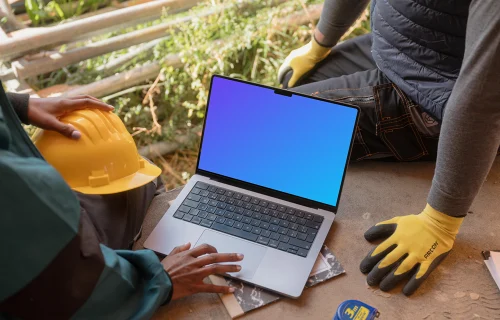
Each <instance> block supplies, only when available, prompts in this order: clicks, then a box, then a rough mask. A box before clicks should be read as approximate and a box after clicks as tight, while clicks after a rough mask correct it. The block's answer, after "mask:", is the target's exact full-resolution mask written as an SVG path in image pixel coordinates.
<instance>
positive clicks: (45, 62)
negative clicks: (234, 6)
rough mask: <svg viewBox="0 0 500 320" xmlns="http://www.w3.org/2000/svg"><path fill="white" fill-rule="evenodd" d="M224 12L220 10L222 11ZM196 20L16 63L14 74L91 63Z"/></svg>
mask: <svg viewBox="0 0 500 320" xmlns="http://www.w3.org/2000/svg"><path fill="white" fill-rule="evenodd" d="M219 10H220V9H219ZM214 12H215V10H210V11H208V12H205V13H203V14H202V15H201V16H206V15H209V14H213V13H214ZM197 17H199V16H196V17H183V18H179V19H175V20H173V21H169V22H166V23H162V24H159V25H156V26H153V27H149V28H145V29H141V30H136V31H133V32H129V33H126V34H123V35H119V36H116V37H112V38H109V39H105V40H102V41H98V42H96V43H91V44H89V45H87V46H86V47H80V48H75V49H72V50H69V51H66V52H54V53H51V54H48V55H47V56H44V57H42V58H40V59H36V60H32V61H23V60H22V59H21V60H18V61H14V62H13V63H12V68H13V70H14V73H15V74H16V76H17V77H18V78H19V79H26V78H29V77H33V76H36V75H39V74H44V73H47V72H51V71H54V70H58V69H60V68H62V67H65V66H68V65H70V64H74V63H77V62H79V61H83V60H87V59H90V58H93V57H97V56H100V55H103V54H105V53H109V52H113V51H117V50H121V49H125V48H128V47H130V46H134V45H137V44H140V43H143V42H148V41H151V40H155V39H157V38H162V37H165V35H166V30H168V29H170V28H172V27H175V26H178V25H179V24H181V23H186V22H189V21H191V20H192V19H194V18H197Z"/></svg>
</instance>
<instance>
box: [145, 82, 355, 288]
mask: <svg viewBox="0 0 500 320" xmlns="http://www.w3.org/2000/svg"><path fill="white" fill-rule="evenodd" d="M358 115H359V110H358V108H356V107H354V106H350V105H344V104H341V103H336V102H332V101H329V100H325V99H320V98H317V97H312V96H307V95H303V94H299V93H295V92H291V91H287V90H282V89H276V88H272V87H268V86H263V85H259V84H255V83H249V82H245V81H242V80H236V79H232V78H228V77H223V76H218V75H216V76H213V77H212V82H211V87H210V93H209V97H208V103H207V110H206V116H205V125H204V129H203V134H202V139H201V146H200V152H199V156H198V163H197V166H196V174H195V175H194V176H193V177H192V178H191V179H190V180H189V182H188V183H187V184H186V186H185V187H184V188H183V189H182V191H181V193H180V194H179V196H178V197H177V199H176V200H175V201H174V202H173V204H172V205H171V207H170V208H169V209H168V211H167V212H166V214H165V215H164V216H163V218H162V219H161V221H160V222H159V223H158V225H157V226H156V227H155V229H154V230H153V232H152V233H151V235H150V236H149V238H148V239H147V240H146V242H145V247H146V248H148V249H151V250H153V251H156V252H159V253H162V254H168V253H170V252H171V251H172V249H174V248H175V247H176V246H178V245H181V244H184V243H187V242H190V243H191V244H192V245H194V246H193V247H195V246H198V245H201V244H203V243H208V244H210V245H212V246H214V247H215V248H216V249H217V250H218V252H220V253H223V252H235V253H242V254H244V256H245V257H244V259H243V261H241V266H242V269H241V271H240V272H238V273H231V274H227V275H226V276H229V277H232V278H237V279H239V280H242V281H244V282H248V283H251V284H254V285H256V286H259V287H262V288H265V289H268V290H271V291H273V292H277V293H279V294H282V295H285V296H288V297H291V298H298V297H299V296H300V295H301V293H302V290H303V289H304V285H305V283H306V281H307V278H308V276H309V273H310V272H311V270H312V268H313V265H314V263H315V261H316V258H317V256H318V253H319V252H320V249H321V247H322V245H323V242H324V241H325V238H326V236H327V234H328V231H329V230H330V227H331V225H332V223H333V220H334V219H335V214H336V213H337V209H338V203H339V200H340V194H341V190H342V185H343V182H344V177H345V173H346V169H347V164H348V159H349V155H350V151H351V147H352V143H353V137H354V133H355V128H356V124H357V120H358Z"/></svg>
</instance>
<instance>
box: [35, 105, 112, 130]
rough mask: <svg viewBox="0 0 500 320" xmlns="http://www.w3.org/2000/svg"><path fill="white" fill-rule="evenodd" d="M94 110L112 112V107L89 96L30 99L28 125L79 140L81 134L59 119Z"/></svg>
mask: <svg viewBox="0 0 500 320" xmlns="http://www.w3.org/2000/svg"><path fill="white" fill-rule="evenodd" d="M88 108H95V109H99V110H102V111H113V109H114V108H113V106H110V105H109V104H106V103H104V102H102V101H100V100H99V99H97V98H94V97H91V96H76V97H71V98H30V100H29V104H28V121H29V123H30V124H32V125H34V126H37V127H39V128H42V129H45V130H52V131H56V132H59V133H60V134H62V135H64V136H66V137H68V138H71V139H80V137H81V133H80V132H79V131H78V130H76V129H75V128H74V127H73V126H72V125H69V124H66V123H62V122H61V121H59V119H60V118H61V117H62V116H64V115H65V114H68V113H70V112H73V111H75V110H81V109H88Z"/></svg>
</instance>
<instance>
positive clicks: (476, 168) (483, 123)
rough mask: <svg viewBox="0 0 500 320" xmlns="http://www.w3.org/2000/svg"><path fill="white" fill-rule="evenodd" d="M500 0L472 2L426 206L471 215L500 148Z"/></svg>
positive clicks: (451, 212) (451, 213)
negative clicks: (461, 55) (472, 205)
mask: <svg viewBox="0 0 500 320" xmlns="http://www.w3.org/2000/svg"><path fill="white" fill-rule="evenodd" d="M499 29H500V1H495V0H474V1H472V2H471V5H470V8H469V18H468V21H467V32H466V37H465V56H464V59H463V63H462V68H461V70H460V74H459V77H458V79H457V82H456V84H455V86H454V88H453V91H452V94H451V97H450V99H449V100H448V103H447V105H446V108H445V111H444V117H443V124H442V128H441V134H440V140H439V148H438V157H437V163H436V171H435V174H434V179H433V181H432V188H431V191H430V193H429V197H428V199H427V202H428V203H429V204H430V205H431V206H432V207H433V208H434V209H436V210H438V211H441V212H446V213H447V214H449V215H452V216H457V217H462V216H465V215H466V214H467V211H468V209H469V207H470V206H471V204H472V201H473V200H474V198H475V196H476V194H477V193H478V192H479V189H480V188H481V186H482V184H483V182H484V181H485V179H486V175H487V174H488V171H489V170H490V168H491V166H492V164H493V160H494V159H495V156H496V154H497V151H498V147H499V144H500V105H499V104H498V102H499V101H500V90H499V89H498V83H499V80H500V54H498V52H499V50H500V32H498V30H499Z"/></svg>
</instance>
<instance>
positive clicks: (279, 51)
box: [31, 0, 369, 145]
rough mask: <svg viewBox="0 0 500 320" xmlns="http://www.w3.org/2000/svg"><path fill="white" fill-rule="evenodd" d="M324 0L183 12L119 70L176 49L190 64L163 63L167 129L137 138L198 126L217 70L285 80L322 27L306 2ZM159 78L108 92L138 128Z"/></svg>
mask: <svg viewBox="0 0 500 320" xmlns="http://www.w3.org/2000/svg"><path fill="white" fill-rule="evenodd" d="M31 1H37V0H31ZM54 1H56V0H54ZM57 1H62V0H57ZM64 1H69V0H64ZM94 1H98V0H94ZM101 1H103V0H101ZM301 2H302V3H301ZM322 2H323V1H321V0H313V1H311V0H309V1H305V0H295V1H279V0H245V1H242V0H210V1H205V2H203V3H202V4H200V5H199V6H198V7H195V8H194V9H192V10H190V11H189V12H188V13H183V14H181V15H182V16H186V15H188V16H194V17H195V18H193V19H192V20H191V21H189V22H187V23H183V24H180V25H177V26H176V28H175V30H174V28H172V30H169V32H168V33H167V34H166V35H169V38H168V39H166V40H164V41H162V42H161V43H160V44H158V45H157V46H156V47H155V48H154V49H153V50H150V51H147V52H143V53H141V54H138V55H137V56H136V57H135V58H134V59H132V60H131V61H129V63H127V64H125V65H124V66H122V67H121V68H119V69H117V70H115V71H116V72H120V71H124V70H128V69H131V68H134V67H137V66H138V65H141V64H145V63H150V62H151V61H159V62H161V61H163V60H164V58H165V57H166V56H167V55H169V54H178V55H179V56H180V57H181V60H182V62H183V67H182V68H178V69H174V68H173V67H172V66H169V65H167V64H166V63H163V65H162V67H163V68H162V73H161V77H160V81H159V83H158V84H157V86H156V89H155V90H154V91H153V102H154V106H155V107H156V110H155V114H156V116H157V117H158V122H159V123H160V124H161V126H162V130H161V134H160V135H159V134H151V133H146V132H141V133H139V134H137V135H135V137H134V138H135V139H136V142H137V143H138V144H139V145H146V144H149V143H152V142H155V141H158V140H170V139H173V137H175V136H177V135H179V134H183V133H186V132H187V131H189V130H193V128H199V126H200V125H201V124H202V122H203V118H204V115H205V114H204V112H205V111H204V110H205V106H206V100H207V95H208V88H209V83H210V77H211V75H213V74H223V75H227V76H232V77H236V78H240V79H244V80H249V81H254V82H258V83H262V84H266V85H272V86H277V85H278V83H277V80H276V76H277V70H278V68H279V66H280V65H281V63H282V61H283V60H284V59H285V57H286V56H287V55H288V54H289V52H290V51H291V50H292V49H295V48H297V47H300V46H302V45H303V44H305V43H307V42H308V41H309V39H310V35H311V30H312V28H313V27H314V25H313V23H315V21H313V22H311V21H309V20H308V19H307V14H306V13H305V12H304V9H303V7H302V4H305V5H311V4H317V3H322ZM208 10H212V11H213V10H216V11H217V13H216V14H212V15H208V16H203V17H200V15H201V14H202V13H206V12H207V11H208ZM291 15H292V16H295V17H298V18H299V20H302V21H300V24H299V25H297V24H294V25H287V21H288V20H286V19H285V18H286V17H289V16H291ZM178 17H179V15H171V16H170V15H164V17H163V18H162V19H161V20H157V21H153V22H149V23H146V24H142V25H139V26H136V27H134V28H128V29H126V30H122V31H119V32H115V33H112V34H107V35H103V36H100V37H99V38H98V39H93V40H94V41H96V40H101V39H104V38H108V37H111V36H114V35H117V34H121V33H124V32H130V31H131V30H134V29H141V28H144V27H148V26H151V25H155V24H158V23H161V22H162V21H168V20H172V19H175V18H178ZM304 17H305V19H304ZM368 31H369V21H367V20H366V21H363V22H362V23H361V26H360V27H359V28H357V29H356V30H354V31H353V32H352V34H351V36H355V35H359V34H364V33H366V32H368ZM82 45H85V44H82ZM133 49H134V48H131V49H130V50H133ZM128 52H129V50H128V49H127V50H120V51H116V52H113V53H109V54H106V55H102V56H100V57H97V58H94V59H89V60H86V61H83V62H80V63H78V64H75V65H72V66H69V67H68V68H64V69H63V70H58V71H56V72H53V73H51V74H50V75H44V76H39V77H38V79H37V81H36V83H32V84H33V85H34V86H35V87H37V88H45V87H49V86H52V85H55V84H60V83H67V84H70V85H72V84H86V83H91V82H93V81H96V80H100V79H102V78H104V77H106V75H105V74H103V73H102V72H101V71H99V70H101V68H102V67H103V66H104V65H106V64H107V63H108V62H110V61H113V60H114V59H116V58H119V57H120V56H121V55H123V54H126V53H128ZM151 83H152V81H151V82H149V83H147V84H143V85H139V86H137V87H134V88H130V89H127V90H124V91H122V92H119V93H115V94H112V95H110V96H109V97H105V98H104V100H105V101H106V102H108V103H110V104H112V105H114V106H115V108H116V112H117V113H118V115H119V116H120V117H121V118H122V119H123V120H124V122H125V124H126V125H127V127H128V129H129V131H130V132H134V131H136V130H135V129H134V128H137V127H139V128H145V129H150V128H151V127H152V115H151V110H150V106H149V101H143V99H144V97H145V95H146V92H147V91H148V89H149V87H150V86H151Z"/></svg>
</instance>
